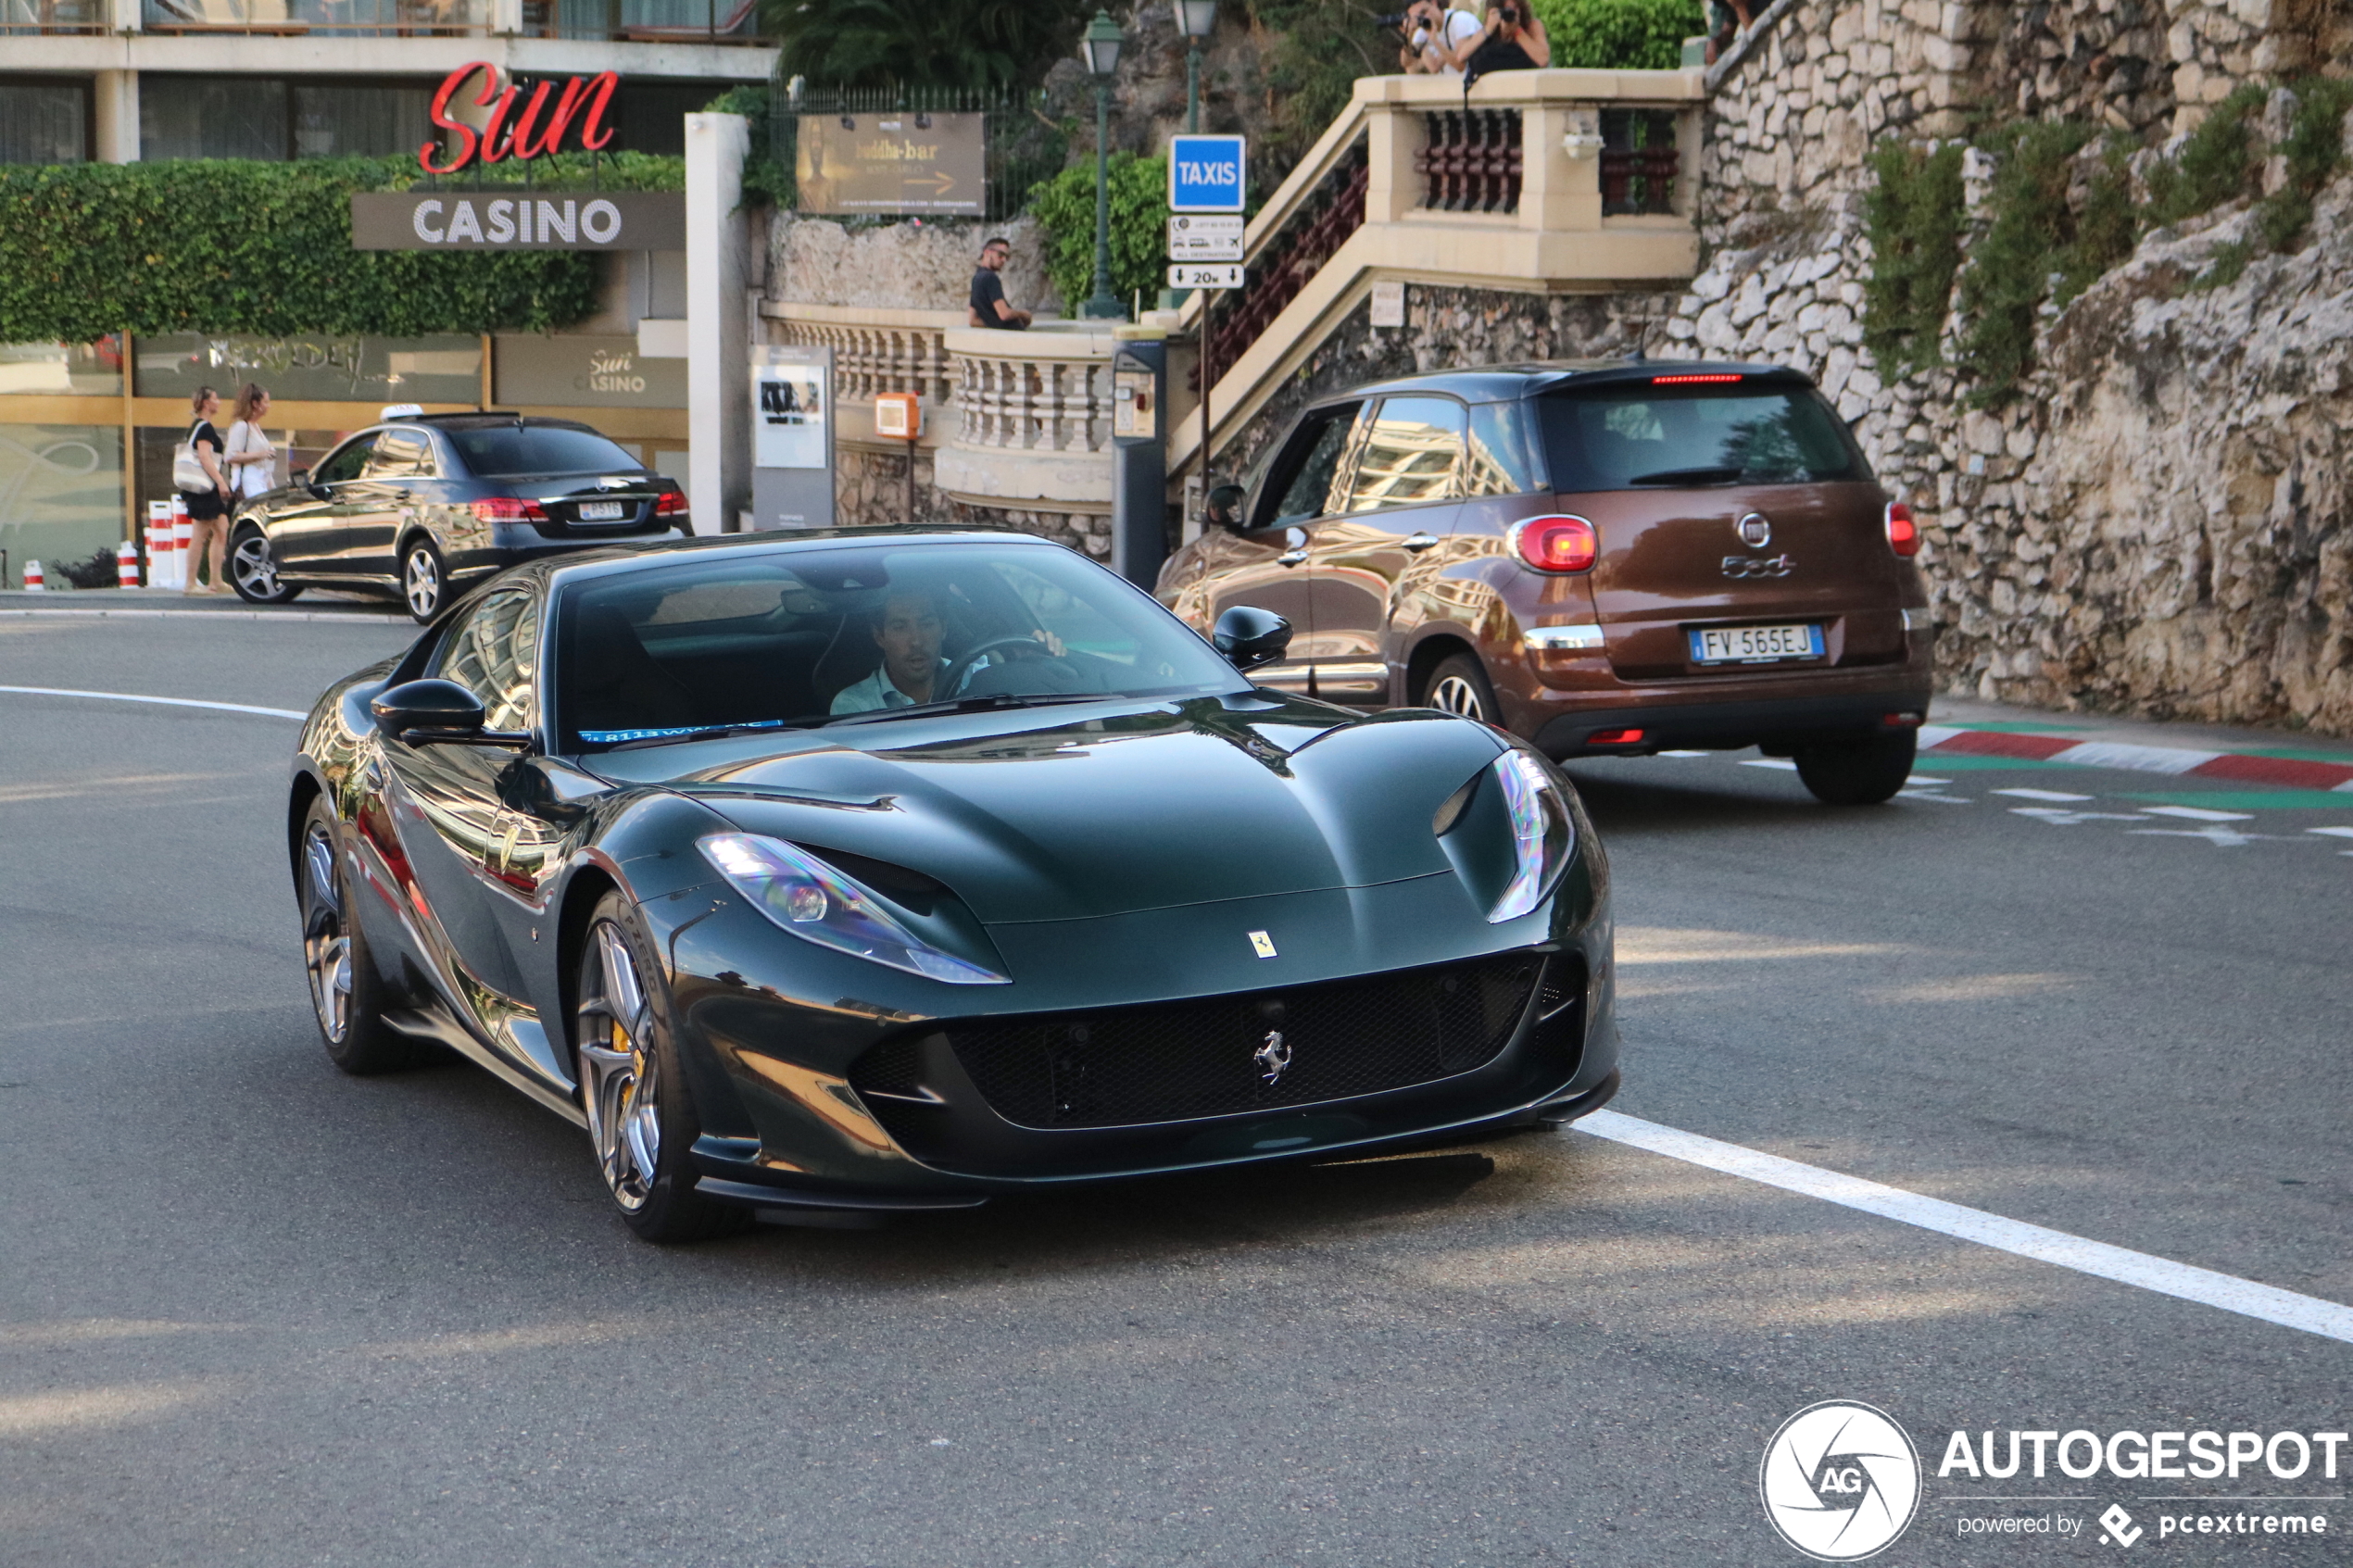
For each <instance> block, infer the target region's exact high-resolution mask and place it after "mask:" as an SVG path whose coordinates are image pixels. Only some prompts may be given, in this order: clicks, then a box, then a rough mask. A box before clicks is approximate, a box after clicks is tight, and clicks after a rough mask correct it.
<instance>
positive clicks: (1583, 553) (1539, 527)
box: [1512, 517, 1602, 571]
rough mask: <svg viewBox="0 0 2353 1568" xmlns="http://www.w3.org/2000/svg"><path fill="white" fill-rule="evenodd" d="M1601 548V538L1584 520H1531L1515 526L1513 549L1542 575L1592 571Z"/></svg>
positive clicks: (1573, 518) (1542, 518)
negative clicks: (1544, 572) (1594, 559)
mask: <svg viewBox="0 0 2353 1568" xmlns="http://www.w3.org/2000/svg"><path fill="white" fill-rule="evenodd" d="M1601 547H1602V546H1601V536H1600V535H1599V534H1597V533H1594V532H1593V525H1592V523H1590V522H1587V521H1585V520H1584V519H1583V518H1581V517H1531V518H1529V519H1527V520H1525V521H1521V522H1517V523H1515V524H1513V525H1512V548H1513V549H1515V550H1517V551H1518V552H1519V558H1520V559H1522V560H1524V561H1526V562H1527V563H1528V564H1529V565H1530V566H1532V567H1534V568H1535V569H1536V570H1537V571H1588V570H1590V569H1591V568H1592V564H1593V558H1594V557H1596V556H1598V555H1599V554H1600V553H1601Z"/></svg>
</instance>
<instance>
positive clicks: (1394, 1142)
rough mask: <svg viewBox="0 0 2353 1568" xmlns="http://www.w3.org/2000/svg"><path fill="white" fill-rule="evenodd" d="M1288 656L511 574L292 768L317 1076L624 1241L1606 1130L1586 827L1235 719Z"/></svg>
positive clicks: (992, 540)
mask: <svg viewBox="0 0 2353 1568" xmlns="http://www.w3.org/2000/svg"><path fill="white" fill-rule="evenodd" d="M1289 640H1290V627H1289V626H1288V625H1287V624H1286V623H1285V622H1284V621H1282V620H1281V619H1280V618H1279V617H1277V616H1276V615H1273V614H1272V613H1270V612H1268V611H1265V610H1264V609H1260V608H1252V607H1247V606H1244V607H1238V608H1235V609H1233V610H1231V611H1229V612H1227V615H1226V616H1225V617H1224V619H1223V620H1222V621H1220V623H1219V624H1218V625H1217V627H1215V628H1214V635H1213V636H1212V637H1211V638H1207V639H1205V638H1203V637H1202V636H1201V635H1200V634H1199V633H1195V632H1194V631H1192V630H1191V629H1190V628H1189V627H1187V626H1186V625H1185V624H1184V623H1183V622H1182V621H1178V620H1177V619H1176V617H1175V616H1173V615H1171V614H1170V613H1169V612H1168V611H1167V610H1165V609H1164V608H1162V607H1161V606H1160V605H1158V604H1157V603H1155V602H1154V601H1153V600H1152V599H1151V597H1150V596H1148V595H1146V594H1144V593H1143V592H1142V591H1140V590H1139V589H1137V588H1135V587H1134V586H1132V585H1130V584H1129V583H1126V582H1125V581H1124V580H1122V579H1121V578H1119V577H1118V576H1116V575H1114V574H1113V573H1112V572H1110V571H1105V570H1104V569H1103V568H1101V567H1100V566H1097V565H1096V564H1094V563H1093V562H1091V561H1089V560H1088V559H1087V558H1085V557H1083V556H1081V555H1078V554H1076V553H1075V552H1073V551H1071V550H1069V549H1066V548H1064V547H1063V546H1060V545H1055V544H1051V543H1049V542H1046V541H1043V540H1038V539H1033V538H1028V537H1025V536H1023V535H1019V534H1010V533H976V532H956V531H950V530H926V529H919V528H896V529H860V530H855V531H849V530H827V531H818V532H812V533H800V534H794V535H790V536H784V537H780V536H774V535H770V536H765V537H757V538H754V539H750V540H747V539H745V538H743V537H742V536H735V537H730V538H719V539H711V540H703V541H697V542H694V543H692V544H684V545H677V546H654V547H647V548H639V549H630V550H603V551H597V552H593V553H590V554H585V555H577V554H576V555H568V556H560V557H556V558H547V559H542V560H536V561H533V562H531V563H529V564H526V565H524V566H522V567H519V568H516V569H514V570H513V571H509V572H507V573H506V574H504V575H502V576H500V577H497V578H496V579H494V580H492V581H491V582H490V583H488V584H486V585H485V586H484V588H483V589H482V590H481V591H480V592H478V593H477V594H475V595H474V596H471V597H469V598H468V599H466V600H464V601H462V602H460V603H459V604H457V605H455V606H453V607H452V609H451V611H450V612H449V614H448V615H447V616H445V617H444V618H443V619H442V620H441V621H439V622H437V623H436V624H435V625H434V626H433V627H432V628H431V629H430V630H429V631H428V632H427V633H425V634H424V635H423V636H422V637H421V638H420V639H419V640H418V641H417V643H416V644H415V645H414V646H412V647H410V648H409V651H408V652H407V653H406V654H404V655H402V656H401V657H399V658H398V659H389V660H386V661H385V662H384V663H382V664H380V665H377V666H375V667H373V668H371V669H369V670H365V671H360V672H359V673H358V674H356V675H354V676H352V677H350V678H349V679H347V680H346V681H344V682H342V683H341V684H337V685H335V686H334V687H333V688H332V689H330V690H329V691H328V692H327V693H326V694H325V695H324V696H321V698H320V700H319V703H318V705H317V707H316V708H315V709H313V710H312V712H311V714H310V717H309V719H308V722H307V724H306V725H305V727H304V730H303V733H302V738H301V741H300V745H299V749H298V751H297V753H296V757H295V759H294V771H293V785H292V790H291V793H290V795H289V797H288V798H287V803H286V816H285V819H284V831H285V834H286V844H287V847H288V849H289V851H290V854H291V859H292V865H293V872H294V882H295V892H296V900H297V904H298V907H299V910H300V915H301V924H302V947H303V954H304V960H305V964H306V966H307V969H308V976H309V985H310V994H311V997H312V999H313V1001H314V1003H315V1006H316V1012H317V1020H318V1025H319V1029H320V1032H321V1035H322V1036H323V1037H324V1041H325V1044H326V1048H327V1052H328V1055H329V1056H330V1057H331V1058H332V1059H333V1060H334V1062H335V1063H336V1064H337V1065H339V1066H340V1067H342V1068H343V1069H344V1070H345V1071H346V1072H349V1073H380V1072H384V1071H389V1070H393V1069H396V1068H400V1067H403V1066H407V1065H409V1064H410V1063H413V1062H416V1061H417V1060H420V1058H421V1054H422V1055H425V1056H430V1055H434V1054H438V1053H439V1052H440V1051H442V1050H444V1049H447V1050H450V1051H455V1052H456V1053H458V1054H459V1055H460V1056H462V1057H465V1058H468V1059H470V1060H472V1061H474V1062H475V1063H477V1064H479V1065H480V1066H481V1067H483V1068H484V1069H486V1070H487V1071H489V1072H490V1073H494V1074H496V1075H497V1077H498V1078H500V1079H502V1080H504V1081H505V1082H506V1083H507V1084H509V1085H511V1086H512V1087H514V1088H515V1089H517V1090H519V1091H520V1092H521V1093H522V1094H523V1095H524V1096H525V1097H527V1098H530V1099H533V1100H535V1101H537V1102H538V1103H539V1104H540V1105H541V1106H543V1107H545V1108H546V1109H547V1110H552V1111H554V1112H556V1113H557V1114H558V1115H560V1116H563V1117H565V1118H567V1119H569V1120H571V1121H572V1122H573V1123H577V1124H579V1125H581V1126H582V1127H584V1128H585V1130H586V1131H587V1133H588V1135H589V1138H590V1142H591V1144H592V1147H593V1148H594V1152H595V1157H596V1162H597V1166H598V1170H599V1171H600V1173H601V1174H602V1178H603V1182H604V1185H605V1187H606V1189H607V1191H608V1192H609V1193H610V1197H611V1200H612V1203H613V1205H614V1206H615V1209H616V1210H617V1211H618V1213H619V1214H620V1216H621V1218H622V1219H623V1220H624V1221H625V1222H626V1223H627V1224H628V1225H629V1226H630V1227H631V1228H632V1229H633V1230H635V1232H636V1233H637V1234H638V1235H639V1236H644V1237H646V1238H648V1239H650V1240H655V1241H676V1240H686V1239H691V1238H694V1237H698V1236H707V1235H710V1234H712V1233H713V1232H715V1231H718V1230H720V1229H723V1228H725V1227H726V1226H728V1225H730V1224H733V1223H738V1222H740V1221H741V1220H742V1219H743V1218H744V1217H745V1216H746V1214H747V1212H748V1211H749V1210H756V1209H761V1208H767V1209H771V1210H786V1211H790V1210H799V1211H802V1212H804V1213H805V1212H807V1211H811V1210H836V1211H838V1210H870V1211H876V1210H879V1211H888V1210H942V1209H962V1208H969V1207H972V1206H974V1205H976V1204H979V1203H983V1202H986V1201H987V1200H988V1199H989V1198H991V1197H992V1196H996V1195H1000V1194H1006V1193H1013V1192H1021V1191H1026V1190H1037V1189H1038V1188H1041V1187H1049V1186H1052V1185H1058V1184H1067V1183H1074V1182H1094V1181H1102V1180H1108V1179H1117V1178H1126V1177H1134V1176H1139V1175H1143V1174H1147V1173H1158V1172H1170V1171H1181V1170H1189V1169H1200V1168H1205V1167H1214V1166H1226V1165H1235V1164H1244V1163H1252V1162H1273V1161H1285V1160H1329V1159H1335V1158H1340V1159H1353V1158H1361V1157H1364V1156H1365V1155H1369V1154H1374V1153H1379V1152H1386V1151H1392V1150H1397V1149H1402V1148H1412V1147H1416V1146H1428V1145H1433V1144H1442V1143H1455V1142H1461V1141H1466V1140H1469V1139H1474V1138H1478V1137H1481V1136H1487V1135H1495V1134H1499V1133H1502V1132H1504V1131H1506V1130H1509V1129H1513V1128H1519V1127H1529V1126H1535V1125H1540V1124H1552V1125H1557V1124H1558V1123H1562V1122H1565V1121H1567V1120H1568V1119H1571V1118H1573V1117H1576V1116H1579V1115H1581V1114H1583V1113H1585V1112H1586V1111H1589V1110H1593V1109H1595V1108H1597V1107H1599V1106H1600V1105H1602V1104H1603V1103H1604V1101H1606V1100H1607V1099H1608V1098H1610V1096H1611V1095H1612V1094H1613V1093H1614V1092H1615V1091H1616V1089H1617V1082H1618V1072H1617V1030H1616V1026H1615V1023H1614V1022H1613V1014H1612V1007H1611V995H1612V985H1613V977H1612V959H1611V953H1612V947H1611V924H1610V913H1609V884H1608V872H1607V868H1606V864H1605V862H1604V858H1603V855H1602V851H1601V847H1600V846H1599V844H1597V843H1596V842H1595V839H1594V836H1593V829H1592V823H1591V822H1589V821H1588V820H1587V818H1586V816H1585V813H1584V811H1583V809H1582V808H1581V806H1580V805H1579V801H1578V798H1577V795H1576V792H1575V790H1574V789H1573V788H1572V787H1571V785H1570V784H1569V783H1568V781H1567V779H1566V778H1564V777H1563V776H1562V775H1561V774H1560V773H1559V772H1558V771H1557V770H1556V769H1555V768H1554V764H1553V763H1552V762H1551V761H1549V760H1548V759H1545V758H1544V757H1543V755H1542V754H1541V753H1540V752H1538V751H1537V750H1535V749H1534V748H1533V747H1532V746H1529V745H1527V744H1526V743H1525V742H1522V741H1518V740H1516V739H1515V738H1514V737H1512V736H1510V735H1508V734H1504V733H1502V732H1500V731H1497V730H1495V729H1493V728H1491V727H1490V726H1488V725H1484V724H1480V723H1478V722H1475V721H1470V720H1467V719H1465V718H1462V717H1460V716H1458V715H1454V714H1449V713H1443V712H1440V711H1437V710H1434V709H1399V710H1393V711H1390V712H1387V713H1378V714H1367V713H1362V712H1353V711H1351V710H1349V709H1343V708H1338V707H1334V706H1331V705H1329V704H1326V703H1323V702H1318V701H1315V700H1312V699H1309V698H1306V697H1302V696H1296V695H1292V694H1287V693H1284V692H1280V691H1276V690H1271V689H1267V688H1264V687H1260V686H1257V685H1254V684H1252V683H1251V681H1250V680H1249V679H1247V678H1246V675H1245V673H1244V672H1245V671H1249V670H1252V669H1254V668H1258V667H1261V666H1264V665H1266V664H1269V663H1271V662H1273V661H1275V660H1277V659H1280V658H1281V657H1282V654H1283V651H1284V649H1285V647H1286V646H1287V645H1288V643H1289Z"/></svg>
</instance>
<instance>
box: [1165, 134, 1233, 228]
mask: <svg viewBox="0 0 2353 1568" xmlns="http://www.w3.org/2000/svg"><path fill="white" fill-rule="evenodd" d="M1246 140H1247V139H1246V138H1244V137H1240V136H1174V137H1171V138H1170V139H1169V143H1168V210H1169V211H1171V212H1239V211H1240V210H1241V209H1242V193H1243V185H1244V183H1245V181H1244V178H1243V173H1244V170H1246V169H1248V168H1249V167H1250V157H1249V149H1248V147H1247V145H1246Z"/></svg>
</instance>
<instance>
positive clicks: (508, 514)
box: [474, 495, 547, 522]
mask: <svg viewBox="0 0 2353 1568" xmlns="http://www.w3.org/2000/svg"><path fill="white" fill-rule="evenodd" d="M474 521H476V522H545V521H547V508H545V507H542V506H541V505H540V504H539V503H538V502H536V501H526V500H524V499H523V498H522V496H520V495H487V496H484V498H483V499H481V500H479V501H476V502H475V503H474Z"/></svg>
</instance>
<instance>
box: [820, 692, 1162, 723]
mask: <svg viewBox="0 0 2353 1568" xmlns="http://www.w3.org/2000/svg"><path fill="white" fill-rule="evenodd" d="M1118 695H1119V694H1118V693H1116V692H1036V693H1032V694H1029V695H1027V696H1024V695H1023V694H1021V693H1019V692H991V693H990V694H989V695H988V696H961V697H956V698H954V699H952V700H950V701H948V702H918V703H914V704H912V705H910V706H908V707H906V708H873V709H867V710H866V711H865V712H863V713H839V714H836V715H835V716H834V717H833V718H831V719H828V720H826V721H825V722H826V723H828V724H864V723H870V722H872V721H875V720H876V719H920V718H923V717H924V716H925V715H926V714H933V713H986V712H988V710H989V709H992V708H1051V707H1052V706H1054V705H1055V704H1056V703H1063V702H1110V701H1113V700H1114V699H1115V698H1116V697H1117V696H1118Z"/></svg>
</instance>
